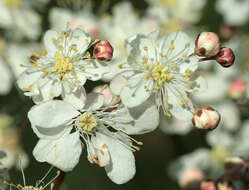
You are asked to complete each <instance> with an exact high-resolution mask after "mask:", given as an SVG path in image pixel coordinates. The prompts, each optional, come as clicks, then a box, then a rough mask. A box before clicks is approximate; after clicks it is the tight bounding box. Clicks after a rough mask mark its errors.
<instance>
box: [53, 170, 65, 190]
mask: <svg viewBox="0 0 249 190" xmlns="http://www.w3.org/2000/svg"><path fill="white" fill-rule="evenodd" d="M65 177H66V173H65V172H63V171H61V173H60V175H59V177H57V179H56V180H55V182H54V188H53V190H59V189H60V187H61V185H62V184H63V182H64V180H65Z"/></svg>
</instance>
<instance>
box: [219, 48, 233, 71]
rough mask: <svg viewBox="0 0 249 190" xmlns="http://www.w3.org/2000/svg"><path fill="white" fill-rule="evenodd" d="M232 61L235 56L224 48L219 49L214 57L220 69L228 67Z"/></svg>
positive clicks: (228, 49)
mask: <svg viewBox="0 0 249 190" xmlns="http://www.w3.org/2000/svg"><path fill="white" fill-rule="evenodd" d="M234 60H235V55H234V53H233V50H232V49H230V48H226V47H223V48H221V50H220V52H219V53H218V55H217V56H216V61H217V62H218V63H219V64H220V65H221V66H222V67H230V66H231V65H232V64H233V63H234Z"/></svg>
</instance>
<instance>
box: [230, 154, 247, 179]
mask: <svg viewBox="0 0 249 190" xmlns="http://www.w3.org/2000/svg"><path fill="white" fill-rule="evenodd" d="M246 167H247V163H246V162H245V161H244V160H243V159H242V158H240V157H228V158H226V160H225V170H226V174H227V177H229V179H231V180H236V179H239V178H241V177H242V176H243V174H244V173H245V170H246Z"/></svg>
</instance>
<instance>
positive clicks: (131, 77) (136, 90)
mask: <svg viewBox="0 0 249 190" xmlns="http://www.w3.org/2000/svg"><path fill="white" fill-rule="evenodd" d="M126 50H127V52H128V54H129V56H128V58H127V63H128V65H129V67H126V70H125V71H124V72H122V73H121V74H119V75H118V76H116V77H115V78H114V79H113V80H112V82H111V85H110V87H111V90H112V91H113V92H114V94H120V98H121V100H122V102H123V103H124V104H125V105H126V106H128V107H136V106H138V105H140V104H142V103H144V102H145V101H146V100H148V99H149V98H150V97H153V99H154V102H155V104H156V105H157V106H158V108H160V107H161V108H162V110H163V112H164V114H165V115H167V116H171V115H174V116H175V117H176V118H178V119H181V120H185V119H186V120H187V119H190V118H192V113H193V111H194V108H193V105H192V103H191V100H190V98H189V97H188V94H189V93H192V92H195V91H199V90H202V89H203V88H204V86H203V85H201V84H204V83H203V79H202V78H200V77H199V78H197V79H196V80H195V78H194V77H193V75H192V74H193V72H194V71H195V70H196V69H197V68H198V59H197V57H195V56H192V53H193V51H194V45H193V43H192V41H191V40H190V39H189V38H188V36H187V35H186V34H185V33H183V32H176V33H172V34H170V35H169V36H162V37H161V36H160V35H159V32H158V31H156V32H153V33H151V34H149V35H148V36H146V35H140V34H139V35H135V36H132V37H130V38H129V39H128V40H127V43H126Z"/></svg>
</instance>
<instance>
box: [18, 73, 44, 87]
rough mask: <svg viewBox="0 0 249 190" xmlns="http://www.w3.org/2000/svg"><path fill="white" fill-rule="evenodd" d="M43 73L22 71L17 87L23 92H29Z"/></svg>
mask: <svg viewBox="0 0 249 190" xmlns="http://www.w3.org/2000/svg"><path fill="white" fill-rule="evenodd" d="M42 74H43V73H42V72H40V71H38V72H32V73H29V72H27V71H24V72H23V73H22V74H21V75H20V76H19V77H18V80H17V85H18V87H19V88H20V89H21V90H23V91H30V90H31V88H32V85H33V84H34V83H35V82H36V81H38V80H39V79H40V77H41V75H42Z"/></svg>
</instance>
